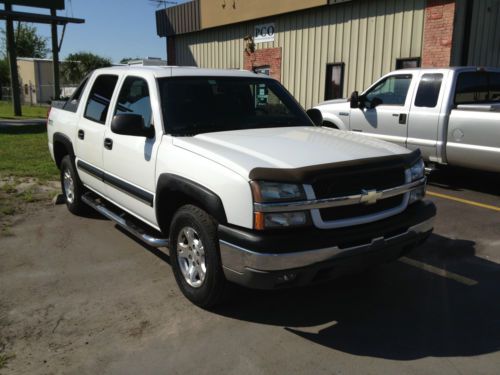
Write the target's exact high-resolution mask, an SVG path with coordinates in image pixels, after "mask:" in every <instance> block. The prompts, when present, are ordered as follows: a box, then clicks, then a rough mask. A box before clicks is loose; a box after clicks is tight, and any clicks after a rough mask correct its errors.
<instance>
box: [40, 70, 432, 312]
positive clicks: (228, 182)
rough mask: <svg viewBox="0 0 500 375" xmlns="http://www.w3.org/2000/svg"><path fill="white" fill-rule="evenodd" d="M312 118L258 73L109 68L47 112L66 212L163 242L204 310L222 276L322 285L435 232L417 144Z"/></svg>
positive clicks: (185, 288)
mask: <svg viewBox="0 0 500 375" xmlns="http://www.w3.org/2000/svg"><path fill="white" fill-rule="evenodd" d="M309 115H310V116H308V115H307V114H306V113H305V112H304V111H303V109H301V107H300V106H299V105H298V104H297V102H296V101H295V100H294V99H293V97H292V96H291V95H290V94H289V93H288V92H287V91H286V90H285V89H284V88H283V86H281V85H280V84H279V82H277V81H275V80H273V79H271V78H269V77H267V76H264V75H257V74H254V73H251V72H247V71H236V70H231V71H226V70H207V69H197V68H182V67H114V68H105V69H99V70H96V71H95V72H93V73H92V74H91V75H90V76H89V77H88V78H86V79H85V81H84V82H83V83H82V84H81V86H80V87H79V88H78V89H77V90H76V91H75V93H74V95H73V96H72V97H71V98H70V99H69V100H68V101H67V102H66V103H65V104H64V106H62V108H52V109H51V111H50V114H49V118H48V125H47V128H48V137H49V148H50V152H51V154H52V157H53V159H54V161H55V163H56V164H57V166H58V167H59V169H60V171H61V185H62V190H63V192H64V196H65V199H66V204H67V206H68V208H69V210H70V211H71V212H73V213H76V214H78V213H80V212H81V211H82V210H84V209H85V208H86V207H89V206H90V207H93V208H94V209H96V210H98V211H99V212H100V213H102V214H103V215H105V216H106V217H108V218H110V219H112V220H114V221H115V222H116V223H117V224H118V225H120V226H122V227H123V228H125V229H126V230H128V231H130V232H131V233H132V234H134V235H136V236H138V237H139V238H140V239H142V240H143V241H144V242H146V243H147V244H149V245H151V246H156V247H168V249H169V254H170V258H171V265H172V268H173V271H174V274H175V277H176V280H177V283H178V285H179V287H180V289H181V290H182V292H183V293H184V295H185V296H186V297H187V298H188V299H190V300H191V301H192V302H193V303H195V304H197V305H200V306H203V307H207V306H212V305H214V304H215V303H217V302H218V301H219V300H220V298H221V297H222V296H223V295H224V294H225V292H224V291H225V290H226V286H227V282H228V281H229V282H234V283H238V284H241V285H245V286H248V287H253V288H262V289H266V288H267V289H270V288H280V287H287V286H296V285H304V284H308V283H315V282H322V281H324V280H328V279H331V278H333V277H335V276H338V275H341V274H343V273H346V272H352V271H354V270H358V269H359V270H361V269H363V268H366V267H369V266H372V265H374V264H377V263H380V262H384V261H389V260H393V259H396V258H398V257H400V256H401V255H402V254H404V253H406V252H408V251H409V250H411V249H412V248H413V247H415V246H416V245H418V244H420V243H422V241H424V240H425V239H426V238H427V237H428V236H429V234H430V233H431V231H432V228H433V219H434V216H435V213H436V210H435V206H434V205H433V204H432V203H431V202H427V201H424V200H423V197H424V194H425V186H426V178H425V176H424V164H423V161H422V158H421V156H420V152H419V151H418V150H417V151H414V152H410V151H408V150H407V149H405V148H402V147H399V146H396V145H393V144H391V143H386V142H383V141H379V140H376V139H367V138H366V137H363V136H361V135H357V134H352V133H349V132H342V131H338V130H332V129H329V128H324V127H321V126H320V125H321V122H322V118H321V113H320V112H319V111H317V110H312V111H311V112H309ZM311 118H314V122H313V120H311ZM315 124H316V125H315ZM318 125H319V126H318Z"/></svg>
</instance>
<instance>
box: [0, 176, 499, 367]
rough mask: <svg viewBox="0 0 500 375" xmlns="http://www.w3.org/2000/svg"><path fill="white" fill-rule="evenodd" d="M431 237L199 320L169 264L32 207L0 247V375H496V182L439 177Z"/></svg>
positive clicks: (253, 295) (105, 225) (245, 298)
mask: <svg viewBox="0 0 500 375" xmlns="http://www.w3.org/2000/svg"><path fill="white" fill-rule="evenodd" d="M428 191H429V195H428V198H429V199H431V200H433V201H434V202H435V203H436V205H437V207H438V217H437V221H436V225H435V232H434V234H433V235H432V237H431V238H430V240H429V241H428V242H427V243H426V244H425V245H424V246H422V247H420V248H418V249H417V250H415V251H414V252H413V253H411V254H410V255H408V256H407V257H405V258H403V259H401V260H400V261H397V262H394V263H390V264H387V265H384V266H382V267H380V268H377V269H375V270H372V271H370V272H368V273H365V274H363V275H357V276H349V277H345V278H342V279H339V280H336V281H335V282H333V283H329V284H326V285H322V286H320V287H309V288H303V289H293V290H284V291H278V292H260V291H251V290H245V289H241V288H235V290H234V291H233V299H232V300H231V303H229V304H227V305H225V306H223V307H221V308H219V309H217V310H215V311H211V312H209V311H204V310H201V309H199V308H197V307H195V306H193V305H191V304H190V303H189V302H188V301H187V300H186V299H185V298H184V297H183V296H182V295H181V293H180V291H179V290H178V288H177V286H176V284H175V280H174V277H173V275H172V272H171V270H170V267H169V265H168V262H169V259H168V256H167V255H166V254H165V253H163V252H161V251H159V250H156V249H153V248H149V247H147V246H144V245H142V244H141V243H138V242H137V241H135V240H134V239H132V238H130V237H129V236H127V235H126V234H125V233H123V232H122V231H120V230H118V229H117V228H116V227H115V226H114V225H113V223H111V222H109V221H107V220H104V219H103V218H101V217H99V216H98V215H91V216H90V217H87V218H81V217H75V216H72V215H71V214H70V213H69V212H68V211H67V210H66V208H65V207H64V206H55V207H48V208H46V209H43V210H40V211H38V212H36V213H34V214H32V215H30V216H29V217H27V218H26V219H25V220H23V221H22V222H21V223H19V224H17V225H16V226H14V227H13V228H12V232H13V234H14V235H13V236H11V237H6V238H2V239H0V345H1V347H0V349H1V348H3V349H4V352H5V353H10V354H11V355H13V356H15V357H12V358H11V359H10V360H9V362H8V364H7V367H5V368H4V369H2V370H0V373H2V374H3V373H5V374H152V373H165V374H215V373H217V374H226V373H231V374H269V373H273V374H355V373H364V374H367V373H369V374H390V373H394V374H424V373H425V374H498V373H499V371H500V370H499V369H500V289H499V285H500V176H498V175H490V174H485V173H479V172H471V171H464V170H446V171H437V172H435V173H434V174H433V175H432V176H431V183H430V185H429V188H428Z"/></svg>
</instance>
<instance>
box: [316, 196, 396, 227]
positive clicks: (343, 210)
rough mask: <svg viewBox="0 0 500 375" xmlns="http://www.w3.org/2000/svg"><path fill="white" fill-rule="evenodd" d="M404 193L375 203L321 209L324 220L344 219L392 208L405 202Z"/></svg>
mask: <svg viewBox="0 0 500 375" xmlns="http://www.w3.org/2000/svg"><path fill="white" fill-rule="evenodd" d="M403 199H404V196H403V195H398V196H395V197H391V198H387V199H382V200H380V201H378V202H377V203H374V204H370V205H367V204H355V205H351V206H340V207H332V208H324V209H321V210H319V213H320V215H321V219H322V220H323V221H334V220H344V219H350V218H353V217H360V216H367V215H373V214H376V213H379V212H382V211H387V210H391V209H393V208H396V207H398V206H401V205H402V204H403Z"/></svg>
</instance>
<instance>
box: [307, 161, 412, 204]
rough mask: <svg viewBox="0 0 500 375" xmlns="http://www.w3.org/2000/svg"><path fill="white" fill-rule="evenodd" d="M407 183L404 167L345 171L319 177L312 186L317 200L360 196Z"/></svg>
mask: <svg viewBox="0 0 500 375" xmlns="http://www.w3.org/2000/svg"><path fill="white" fill-rule="evenodd" d="M404 183H405V171H404V167H402V166H401V167H379V168H370V169H366V168H363V169H356V170H352V169H351V170H345V171H340V172H337V173H334V174H328V175H325V176H319V177H317V178H316V179H315V181H314V182H313V184H312V187H313V189H314V193H315V195H316V199H324V198H333V197H342V196H346V195H353V194H359V193H361V191H362V190H373V189H375V190H383V189H388V188H392V187H396V186H400V185H403V184H404Z"/></svg>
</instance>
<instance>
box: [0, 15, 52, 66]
mask: <svg viewBox="0 0 500 375" xmlns="http://www.w3.org/2000/svg"><path fill="white" fill-rule="evenodd" d="M1 33H2V53H3V55H4V56H7V42H6V35H5V30H3V29H2V31H1ZM14 38H15V42H16V54H17V57H33V58H40V59H43V58H46V57H47V53H48V51H49V49H48V48H47V38H45V37H43V36H40V35H38V34H37V29H36V27H35V26H31V25H28V24H25V23H22V22H19V23H18V24H17V27H16V29H15V30H14Z"/></svg>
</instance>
